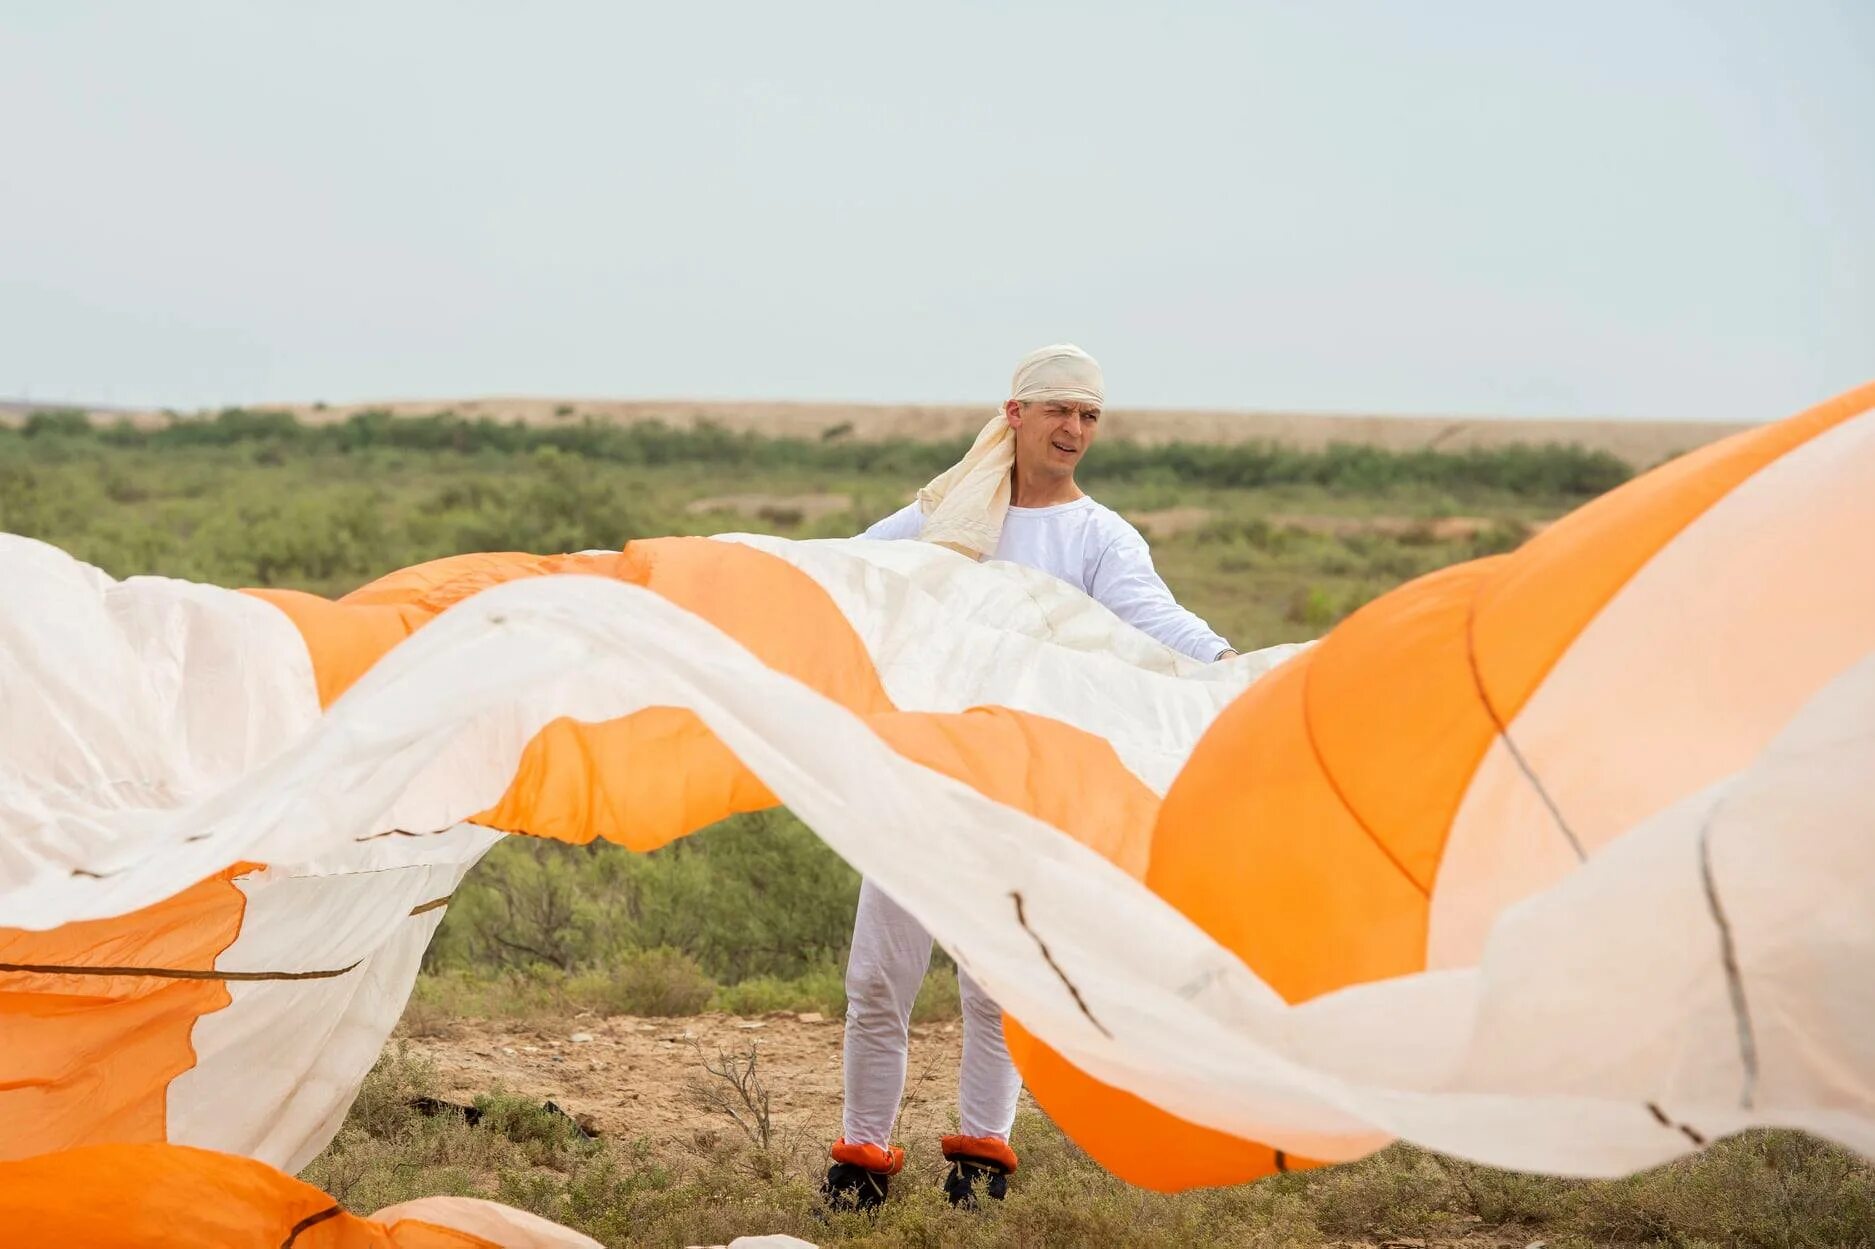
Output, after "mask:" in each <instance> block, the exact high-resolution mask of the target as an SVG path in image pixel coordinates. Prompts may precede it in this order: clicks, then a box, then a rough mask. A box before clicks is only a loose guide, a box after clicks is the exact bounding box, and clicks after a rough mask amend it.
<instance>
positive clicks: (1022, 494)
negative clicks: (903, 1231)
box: [825, 345, 1237, 1208]
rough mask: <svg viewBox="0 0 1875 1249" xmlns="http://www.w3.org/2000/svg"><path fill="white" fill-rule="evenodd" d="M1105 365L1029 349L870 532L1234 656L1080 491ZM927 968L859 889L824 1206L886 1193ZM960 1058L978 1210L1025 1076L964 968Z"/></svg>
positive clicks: (898, 925)
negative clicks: (940, 550) (938, 472)
mask: <svg viewBox="0 0 1875 1249" xmlns="http://www.w3.org/2000/svg"><path fill="white" fill-rule="evenodd" d="M1104 401H1105V391H1104V385H1103V382H1102V378H1101V373H1100V366H1099V365H1098V364H1096V363H1095V362H1094V360H1093V358H1092V357H1090V356H1089V355H1088V354H1087V353H1086V352H1084V351H1082V350H1080V349H1079V348H1078V347H1073V346H1067V345H1061V346H1054V347H1044V348H1042V349H1040V350H1038V351H1034V352H1031V353H1030V354H1029V355H1028V356H1027V357H1025V358H1024V359H1023V361H1022V362H1021V364H1020V365H1018V366H1017V368H1016V372H1015V377H1014V379H1013V381H1012V383H1011V386H1010V395H1009V399H1008V401H1007V402H1006V403H1005V404H1004V405H1003V409H1002V412H1001V413H1000V414H999V416H998V418H997V419H995V420H993V421H992V422H991V423H990V424H989V425H988V426H987V427H985V429H984V431H983V433H982V434H981V435H979V436H978V438H977V441H976V444H975V445H974V446H973V447H972V448H971V449H970V453H969V454H968V455H966V456H965V457H964V459H963V461H962V462H960V463H959V464H958V465H957V466H956V467H954V468H952V469H950V470H949V471H948V472H946V473H944V474H943V475H942V476H940V477H938V478H937V479H936V480H935V481H933V482H932V483H931V484H930V485H929V486H927V487H926V488H925V489H924V490H923V491H921V492H920V493H919V497H918V499H917V500H916V501H914V502H913V503H911V504H910V505H908V506H907V507H905V508H904V509H903V510H901V511H899V512H896V513H894V514H893V515H891V516H888V517H886V518H885V519H884V520H881V521H880V522H878V523H877V524H875V525H874V526H872V528H870V529H868V530H867V531H866V533H865V534H864V536H865V537H868V538H881V539H906V538H922V539H924V540H926V541H932V542H941V543H943V544H945V545H948V546H951V547H953V548H954V549H957V550H960V551H964V552H966V553H968V554H972V555H976V556H978V557H979V558H981V557H983V556H993V557H994V558H996V559H1001V560H1008V561H1010V562H1013V563H1018V564H1025V565H1027V566H1029V567H1031V568H1037V569H1040V570H1042V571H1044V572H1048V573H1052V574H1053V575H1055V576H1057V577H1059V578H1061V579H1062V580H1063V581H1066V582H1067V583H1068V584H1070V585H1073V586H1075V587H1077V588H1079V589H1080V590H1081V591H1082V592H1084V593H1086V594H1088V595H1089V596H1091V597H1092V598H1094V599H1096V600H1098V601H1099V602H1101V603H1104V604H1105V605H1106V606H1107V607H1108V608H1109V609H1110V610H1111V611H1112V612H1113V613H1114V614H1115V615H1117V616H1118V617H1120V619H1122V620H1125V621H1127V622H1128V623H1129V624H1132V625H1133V626H1135V627H1136V628H1138V629H1140V630H1141V631H1143V632H1145V633H1147V634H1150V635H1151V636H1153V637H1155V638H1157V639H1158V640H1159V641H1161V642H1164V643H1165V644H1166V645H1167V646H1170V647H1172V648H1173V649H1175V650H1178V651H1181V652H1183V653H1184V654H1186V655H1189V656H1191V657H1192V658H1194V659H1200V660H1206V661H1209V660H1216V659H1223V658H1225V657H1227V656H1230V655H1235V654H1236V653H1237V652H1235V651H1234V650H1232V649H1231V648H1230V645H1229V643H1227V642H1226V641H1225V640H1224V639H1223V638H1221V637H1219V636H1218V635H1217V634H1216V633H1215V632H1213V631H1212V630H1211V628H1210V626H1209V625H1207V624H1205V622H1204V621H1202V620H1200V619H1199V618H1198V617H1197V616H1195V615H1193V614H1192V613H1191V612H1189V611H1187V610H1185V609H1184V608H1183V607H1180V606H1179V605H1178V603H1177V602H1176V601H1175V600H1174V599H1173V598H1172V592H1171V591H1170V590H1169V589H1167V588H1166V584H1165V582H1164V581H1163V580H1161V579H1160V577H1159V574H1158V573H1157V572H1156V571H1154V569H1153V566H1152V555H1151V552H1150V551H1149V550H1148V549H1147V546H1146V540H1145V539H1144V538H1142V537H1141V536H1140V534H1139V531H1138V530H1136V529H1134V528H1133V526H1132V525H1130V524H1128V523H1127V522H1126V521H1125V520H1124V519H1122V518H1121V517H1120V516H1119V515H1118V514H1117V513H1115V512H1113V511H1111V510H1110V509H1108V508H1105V507H1102V506H1101V505H1100V504H1098V503H1096V502H1095V501H1094V500H1093V499H1092V498H1090V497H1089V496H1088V495H1087V494H1085V493H1084V492H1083V491H1082V490H1081V488H1080V487H1079V486H1078V485H1076V484H1075V481H1074V471H1075V469H1077V468H1078V467H1080V464H1081V460H1082V459H1083V457H1085V456H1086V454H1087V451H1088V448H1090V447H1091V446H1093V444H1094V440H1095V438H1096V436H1097V435H1098V433H1099V430H1100V419H1101V408H1102V405H1103V403H1104ZM930 961H931V936H930V934H929V933H927V932H925V930H924V928H923V926H922V925H920V924H919V923H918V921H917V920H915V919H913V918H912V917H911V915H910V914H908V913H907V912H906V911H905V910H904V909H903V908H901V907H900V906H899V905H898V904H897V903H895V902H893V901H892V899H891V898H889V897H887V896H886V895H885V894H884V893H883V892H882V891H880V890H879V889H877V888H875V887H874V886H873V884H872V882H871V881H869V880H868V881H863V882H862V883H861V885H860V894H859V911H858V914H857V916H856V917H855V919H854V924H853V946H852V952H851V954H850V955H849V957H848V961H847V971H846V998H847V1007H846V1040H845V1094H846V1105H845V1114H844V1118H843V1122H842V1132H841V1139H840V1140H839V1142H838V1143H836V1144H835V1145H834V1146H833V1148H832V1151H831V1153H832V1156H833V1159H834V1165H833V1166H832V1167H831V1168H830V1169H829V1170H828V1172H827V1180H826V1185H825V1192H826V1195H827V1198H828V1201H829V1203H830V1204H833V1205H836V1206H840V1207H858V1208H871V1207H874V1206H877V1205H878V1204H879V1203H880V1202H881V1201H883V1200H884V1199H885V1193H886V1189H887V1185H888V1183H889V1180H890V1177H891V1176H893V1175H896V1174H897V1173H898V1171H899V1169H900V1168H901V1167H902V1166H903V1165H904V1161H905V1151H904V1150H903V1149H900V1148H897V1147H895V1146H892V1145H891V1144H890V1140H891V1134H892V1127H893V1123H894V1121H895V1120H896V1119H897V1117H898V1106H899V1099H900V1098H901V1097H902V1096H903V1095H904V1091H905V1063H906V1051H907V1037H908V1030H909V1025H910V1021H911V1008H912V1001H913V999H914V998H916V997H917V994H918V988H919V985H920V984H921V983H922V982H923V980H924V975H925V971H926V969H927V967H928V966H929V964H930ZM958 987H959V990H960V995H961V997H962V1002H963V1017H964V1019H963V1022H964V1052H963V1065H962V1070H961V1072H960V1079H959V1087H958V1094H957V1102H958V1118H959V1128H960V1130H959V1132H958V1133H957V1134H956V1135H953V1136H946V1137H944V1138H943V1141H942V1149H943V1153H944V1157H945V1158H946V1159H947V1160H948V1161H949V1162H950V1163H951V1167H950V1172H949V1174H948V1176H947V1177H946V1179H945V1183H944V1188H945V1194H946V1196H948V1197H949V1198H950V1200H951V1203H952V1204H953V1205H959V1206H965V1207H974V1206H975V1205H976V1195H977V1186H978V1185H979V1184H982V1185H983V1187H984V1190H985V1191H986V1192H988V1194H989V1195H990V1196H991V1197H993V1198H999V1199H1000V1198H1001V1197H1002V1196H1003V1195H1004V1193H1005V1191H1006V1190H1007V1186H1008V1180H1007V1177H1008V1176H1009V1175H1010V1174H1012V1173H1013V1172H1014V1171H1015V1169H1016V1155H1015V1151H1013V1150H1012V1149H1010V1147H1009V1129H1010V1127H1011V1126H1012V1125H1013V1124H1014V1122H1015V1117H1016V1097H1017V1094H1018V1093H1019V1092H1020V1091H1021V1078H1020V1077H1019V1076H1018V1075H1017V1073H1016V1069H1015V1065H1014V1064H1013V1063H1011V1062H1010V1060H1009V1051H1008V1049H1007V1048H1006V1047H1005V1045H1004V1043H1003V1022H1002V1012H1001V1010H1000V1009H999V1008H998V1007H997V1005H996V1003H994V1002H992V1001H990V1000H989V998H987V997H986V996H985V995H984V993H983V991H982V990H981V989H980V988H978V987H977V985H976V984H975V983H974V982H973V981H972V980H971V979H970V977H969V976H968V975H967V974H965V973H964V972H963V971H962V969H959V971H958Z"/></svg>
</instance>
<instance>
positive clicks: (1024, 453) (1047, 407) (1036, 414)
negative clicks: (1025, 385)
mask: <svg viewBox="0 0 1875 1249" xmlns="http://www.w3.org/2000/svg"><path fill="white" fill-rule="evenodd" d="M1003 415H1004V416H1005V417H1006V418H1007V419H1008V421H1009V426H1010V428H1011V429H1013V430H1015V431H1016V462H1017V463H1018V464H1020V465H1021V466H1022V467H1023V468H1024V469H1025V470H1027V471H1029V472H1034V473H1044V474H1048V475H1050V476H1060V477H1072V476H1074V470H1075V469H1076V468H1077V467H1079V465H1080V463H1081V457H1082V456H1084V455H1086V454H1087V449H1088V448H1089V447H1091V446H1093V445H1094V436H1095V435H1096V434H1097V433H1099V432H1100V409H1099V408H1098V407H1096V406H1095V405H1094V404H1091V403H1074V402H1071V401H1069V400H1065V399H1044V400H1041V401H1039V402H1035V403H1017V402H1016V401H1015V400H1014V399H1011V400H1010V401H1009V402H1008V404H1007V405H1005V406H1004V408H1003Z"/></svg>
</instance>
